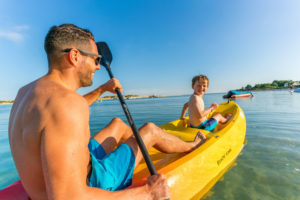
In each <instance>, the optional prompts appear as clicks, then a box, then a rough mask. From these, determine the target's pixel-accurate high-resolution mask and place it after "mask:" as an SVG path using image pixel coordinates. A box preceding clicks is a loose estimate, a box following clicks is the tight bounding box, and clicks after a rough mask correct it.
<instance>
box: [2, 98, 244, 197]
mask: <svg viewBox="0 0 300 200" xmlns="http://www.w3.org/2000/svg"><path fill="white" fill-rule="evenodd" d="M216 112H218V113H222V114H223V115H224V114H226V113H230V114H232V115H233V116H232V118H231V119H230V120H229V121H228V122H227V123H226V124H223V125H218V126H217V127H216V128H215V130H214V131H212V132H208V131H205V130H201V131H202V132H203V133H204V134H205V135H206V137H207V140H206V142H205V143H203V144H202V145H201V146H200V147H198V148H197V149H196V150H194V151H192V152H191V153H175V154H164V153H161V152H159V151H158V150H156V149H155V148H151V149H150V150H149V154H150V156H151V159H152V161H153V163H154V165H155V168H156V169H157V172H158V173H161V174H164V175H165V177H166V178H167V180H168V185H169V187H170V191H171V194H172V196H171V198H170V199H172V200H177V199H178V200H184V199H195V200H198V199H200V198H201V197H203V196H204V195H205V194H206V193H207V192H208V191H209V190H210V189H211V188H212V187H213V186H214V184H215V183H216V182H217V181H218V180H219V179H220V178H221V177H222V176H223V174H224V173H225V172H226V171H228V170H229V169H230V168H231V166H232V165H233V164H234V163H235V160H236V159H237V157H238V156H239V154H240V152H241V151H242V149H243V147H244V145H245V144H246V142H245V141H246V140H245V135H246V119H245V115H244V112H243V111H242V109H241V108H240V107H239V106H238V105H237V104H236V103H235V102H233V101H228V102H225V103H222V104H220V105H219V106H218V109H217V110H215V111H214V112H212V113H211V114H210V115H209V116H208V117H210V116H211V115H213V114H214V113H216ZM160 127H161V128H162V129H164V130H165V131H166V132H168V133H171V134H173V135H175V136H177V137H180V138H181V139H182V140H185V141H193V140H194V138H195V136H196V134H197V132H198V131H199V129H194V128H190V127H189V120H188V118H186V119H184V120H175V121H172V122H169V123H167V124H164V125H162V126H160ZM148 176H150V174H149V171H148V169H147V166H146V163H145V162H141V163H140V164H139V165H138V166H137V168H136V169H135V171H134V174H133V184H132V185H131V186H130V188H132V187H137V186H139V185H143V184H145V182H146V179H147V177H148ZM0 199H16V200H19V199H20V200H23V199H28V196H27V194H26V192H25V190H24V188H23V186H22V183H21V182H20V180H19V181H17V182H15V183H13V184H12V185H10V186H8V187H6V188H4V189H3V190H1V191H0Z"/></svg>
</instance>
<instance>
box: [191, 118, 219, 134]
mask: <svg viewBox="0 0 300 200" xmlns="http://www.w3.org/2000/svg"><path fill="white" fill-rule="evenodd" d="M217 124H218V122H217V120H216V119H215V118H210V119H209V120H205V121H204V122H203V123H202V124H200V125H199V126H193V125H192V124H190V125H191V127H192V128H199V129H204V130H206V131H210V132H211V131H213V130H214V129H215V128H216V126H217Z"/></svg>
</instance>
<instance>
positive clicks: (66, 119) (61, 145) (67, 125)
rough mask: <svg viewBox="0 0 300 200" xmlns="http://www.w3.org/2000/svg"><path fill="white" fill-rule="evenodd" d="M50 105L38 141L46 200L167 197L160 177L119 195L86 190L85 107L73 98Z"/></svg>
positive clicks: (84, 103)
mask: <svg viewBox="0 0 300 200" xmlns="http://www.w3.org/2000/svg"><path fill="white" fill-rule="evenodd" d="M53 102H54V103H53ZM53 102H51V103H50V104H49V108H47V109H48V111H49V116H48V119H47V122H46V123H47V124H46V126H45V129H44V131H43V134H42V137H41V157H42V167H43V173H44V179H45V183H46V190H47V196H48V199H58V200H60V199H113V200H116V199H153V194H159V195H160V197H167V196H168V191H167V190H166V189H165V188H167V187H166V180H165V179H164V178H162V177H161V176H155V177H151V178H150V180H152V182H151V181H150V182H148V184H146V185H144V186H141V187H138V188H133V189H126V190H122V191H118V192H110V191H106V190H102V189H98V188H93V187H89V186H87V184H86V178H87V173H88V172H87V166H88V163H89V158H90V157H89V150H88V142H89V139H90V132H89V109H88V104H87V102H86V101H85V100H84V99H83V98H82V97H80V96H79V95H75V94H71V95H67V97H65V98H64V99H56V100H55V101H53ZM153 180H154V181H153ZM161 188H164V190H162V189H161Z"/></svg>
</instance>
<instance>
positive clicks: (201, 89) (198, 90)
mask: <svg viewBox="0 0 300 200" xmlns="http://www.w3.org/2000/svg"><path fill="white" fill-rule="evenodd" d="M207 87H208V86H207V81H206V80H199V81H196V82H195V84H194V85H193V89H194V94H198V95H203V94H204V93H205V92H206V90H207Z"/></svg>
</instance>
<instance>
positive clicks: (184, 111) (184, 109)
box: [180, 102, 189, 119]
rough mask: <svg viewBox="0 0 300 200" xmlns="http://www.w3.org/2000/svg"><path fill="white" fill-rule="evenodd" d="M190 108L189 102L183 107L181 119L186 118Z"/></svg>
mask: <svg viewBox="0 0 300 200" xmlns="http://www.w3.org/2000/svg"><path fill="white" fill-rule="evenodd" d="M188 107H189V102H186V103H185V104H184V105H183V107H182V111H181V115H180V119H184V118H185V113H186V111H187V109H188Z"/></svg>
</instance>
